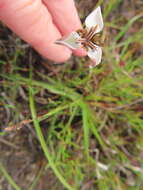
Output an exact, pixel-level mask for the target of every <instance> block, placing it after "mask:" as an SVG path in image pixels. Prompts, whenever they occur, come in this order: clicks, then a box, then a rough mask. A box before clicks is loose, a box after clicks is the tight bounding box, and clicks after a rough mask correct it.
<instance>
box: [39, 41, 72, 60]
mask: <svg viewBox="0 0 143 190" xmlns="http://www.w3.org/2000/svg"><path fill="white" fill-rule="evenodd" d="M42 53H44V57H45V58H47V59H50V60H52V61H54V62H56V63H62V62H65V61H67V60H68V59H70V57H71V55H72V52H71V50H70V49H68V48H67V47H64V46H60V45H55V44H52V45H49V46H48V47H47V50H46V51H45V52H42Z"/></svg>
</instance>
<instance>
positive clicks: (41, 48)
mask: <svg viewBox="0 0 143 190" xmlns="http://www.w3.org/2000/svg"><path fill="white" fill-rule="evenodd" d="M0 20H2V22H4V23H5V24H6V25H7V26H8V27H9V28H10V29H11V30H13V31H14V32H15V33H16V34H17V35H19V36H20V37H21V38H22V39H23V40H25V41H26V42H28V43H29V44H31V45H32V46H33V47H34V48H35V49H36V50H37V51H38V52H39V53H40V54H41V55H42V56H43V57H45V58H48V59H50V60H53V61H55V62H63V61H66V60H67V59H68V58H69V57H70V56H71V53H72V52H71V50H70V49H68V48H67V47H64V46H61V45H57V44H55V43H54V42H55V41H56V40H57V39H60V38H61V37H62V36H63V35H66V34H69V33H70V32H72V31H75V30H77V29H79V28H81V23H80V20H79V18H78V15H77V12H76V8H75V5H74V2H73V0H18V1H12V0H0ZM74 53H75V54H76V55H79V56H82V55H84V54H85V52H84V51H83V50H76V52H74Z"/></svg>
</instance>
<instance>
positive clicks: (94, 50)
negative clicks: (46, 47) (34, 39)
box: [56, 6, 104, 66]
mask: <svg viewBox="0 0 143 190" xmlns="http://www.w3.org/2000/svg"><path fill="white" fill-rule="evenodd" d="M103 25H104V24H103V18H102V13H101V8H100V6H99V7H97V8H96V9H95V10H94V11H93V12H91V13H90V14H89V15H88V16H87V18H86V19H85V26H86V28H85V29H83V30H79V31H75V32H71V33H70V34H69V35H68V36H64V37H63V38H61V39H60V40H57V41H56V43H57V44H62V45H65V46H67V47H69V48H70V49H79V48H82V47H84V48H86V50H87V55H88V57H89V58H90V59H91V60H92V61H93V63H94V64H92V66H93V65H94V66H95V65H98V64H99V63H100V62H101V58H102V48H101V46H100V40H101V39H100V38H101V37H100V32H101V31H102V30H103Z"/></svg>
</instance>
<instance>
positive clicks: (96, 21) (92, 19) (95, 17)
mask: <svg viewBox="0 0 143 190" xmlns="http://www.w3.org/2000/svg"><path fill="white" fill-rule="evenodd" d="M85 25H86V27H87V28H91V27H93V26H96V25H98V27H97V33H98V32H100V31H101V30H102V29H103V26H104V24H103V17H102V13H101V8H100V6H99V7H97V8H96V9H95V10H94V11H93V12H92V13H90V14H89V15H88V16H87V18H86V19H85Z"/></svg>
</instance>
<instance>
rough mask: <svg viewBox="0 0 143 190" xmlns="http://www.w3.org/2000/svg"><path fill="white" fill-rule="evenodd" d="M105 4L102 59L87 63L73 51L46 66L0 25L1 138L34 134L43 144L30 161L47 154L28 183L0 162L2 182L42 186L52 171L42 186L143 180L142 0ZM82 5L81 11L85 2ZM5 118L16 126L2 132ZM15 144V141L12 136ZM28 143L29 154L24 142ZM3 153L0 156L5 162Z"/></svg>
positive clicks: (108, 187)
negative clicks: (105, 40)
mask: <svg viewBox="0 0 143 190" xmlns="http://www.w3.org/2000/svg"><path fill="white" fill-rule="evenodd" d="M81 2H82V1H80V3H81ZM104 3H105V4H104ZM104 3H103V1H100V2H99V4H101V5H102V6H103V13H104V18H105V28H106V30H107V36H108V45H106V46H105V47H104V55H103V60H102V64H101V65H99V66H98V67H96V68H94V69H92V70H89V68H88V62H89V60H88V59H86V58H75V57H73V58H72V60H70V61H69V62H67V63H65V64H64V65H59V66H54V65H51V64H49V65H48V63H47V68H45V67H44V66H43V65H42V64H40V59H39V56H37V54H35V53H34V52H33V51H32V50H31V49H30V48H29V47H27V46H25V44H23V42H21V41H20V40H19V39H17V38H16V37H15V36H14V35H13V34H11V38H9V36H8V37H7V38H6V37H5V36H4V35H5V31H7V33H8V34H9V33H10V32H9V31H8V30H7V29H6V28H5V27H3V26H2V25H1V30H2V31H3V32H2V34H0V38H1V39H0V41H1V44H3V46H2V48H1V46H0V68H1V73H0V93H1V96H0V118H1V121H2V127H1V129H3V130H2V132H1V133H0V138H2V139H5V141H7V140H6V139H7V136H11V134H14V133H15V134H16V136H18V135H19V136H21V138H24V137H23V136H29V133H31V136H29V137H30V138H31V141H30V142H31V143H33V145H34V147H40V148H39V150H40V151H39V153H38V149H37V151H36V152H34V153H33V156H35V155H36V156H35V157H36V164H35V165H37V162H38V161H40V160H44V161H43V162H42V163H41V166H40V169H39V170H38V172H36V174H35V176H34V180H33V182H31V183H30V182H29V184H28V183H27V184H25V185H27V186H26V188H25V186H24V185H22V186H21V183H20V177H19V180H15V179H14V178H13V176H12V175H11V177H10V174H8V173H11V171H10V170H9V167H8V165H7V164H1V165H0V172H1V174H2V176H3V177H4V178H5V180H6V181H5V183H7V184H11V186H12V187H13V189H16V190H17V189H23V187H24V188H25V189H27V190H28V189H29V190H32V189H35V187H39V189H40V187H41V186H38V184H39V183H40V184H41V180H42V179H43V178H44V179H43V180H45V181H46V182H45V181H44V183H48V179H49V178H50V180H51V181H53V182H49V184H47V186H46V188H47V189H50V190H64V189H68V190H117V189H119V190H120V189H121V190H141V189H142V187H143V49H142V48H141V47H142V45H143V28H141V27H140V26H141V23H143V13H142V10H141V5H142V2H141V1H137V2H136V3H135V2H134V3H133V5H134V9H133V11H132V9H131V8H130V6H129V4H128V3H127V2H125V1H122V0H116V1H115V0H110V1H105V2H104ZM135 4H136V6H135ZM81 5H82V8H81V9H82V10H81V12H82V11H83V9H84V2H83V3H81ZM133 5H132V6H133ZM79 8H80V7H79ZM85 9H86V7H85ZM86 11H87V9H86ZM81 17H83V18H84V17H85V15H81ZM3 38H4V39H5V38H6V40H8V42H9V45H8V46H7V44H6V42H5V40H4V39H3ZM3 47H4V48H3ZM1 115H2V116H1ZM6 117H7V119H6ZM3 123H4V125H7V127H10V128H13V130H12V131H6V132H3V131H4V126H3ZM15 128H20V132H16V131H15V130H14V129H15ZM33 131H34V133H35V132H36V135H35V136H34V133H33ZM23 134H24V135H23ZM36 136H37V137H38V140H37V137H36ZM10 138H11V137H10ZM25 138H27V137H25ZM5 141H2V140H0V143H1V142H2V143H3V144H5ZM9 143H10V142H9ZM12 143H13V144H14V145H15V144H16V146H18V144H17V141H16V142H15V141H14V142H12ZM25 143H26V144H27V145H26V147H27V151H29V154H31V153H30V152H31V149H30V148H29V147H30V145H28V144H29V142H28V141H27V142H25ZM13 144H11V145H9V146H13ZM5 145H6V144H5ZM19 148H20V149H22V146H21V147H19ZM3 149H4V145H3ZM4 151H5V152H7V151H8V150H7V149H5V150H4ZM4 151H3V152H4ZM43 153H44V154H43ZM0 154H1V151H0ZM11 156H12V154H11ZM41 158H42V159H41ZM4 159H5V156H1V162H2V163H3V160H4ZM23 159H24V158H23ZM3 165H5V166H3ZM27 167H29V166H27ZM38 167H39V166H37V168H38ZM5 168H7V171H6V169H5ZM33 173H34V172H33ZM43 176H46V177H43ZM49 176H50V177H49ZM51 176H52V177H51ZM42 177H43V178H42ZM0 178H1V177H0ZM1 181H3V180H1ZM16 183H17V184H18V185H16ZM25 183H26V180H25ZM0 189H3V186H2V185H0ZM5 189H6V188H5ZM43 189H44V186H43V187H41V190H43Z"/></svg>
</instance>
